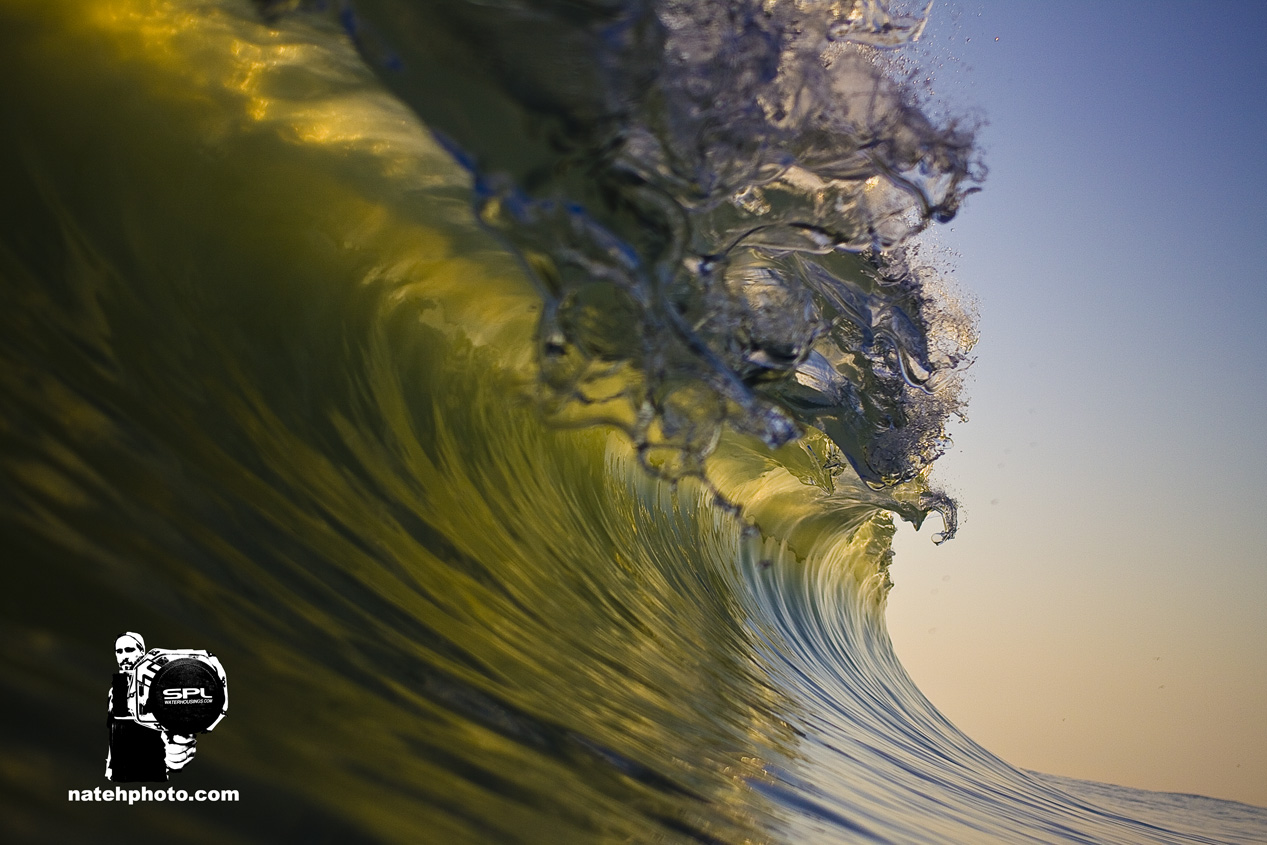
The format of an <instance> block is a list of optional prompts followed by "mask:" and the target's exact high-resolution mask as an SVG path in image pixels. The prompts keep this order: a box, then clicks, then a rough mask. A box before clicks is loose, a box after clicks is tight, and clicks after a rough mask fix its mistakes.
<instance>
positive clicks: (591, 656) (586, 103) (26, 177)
mask: <svg viewBox="0 0 1267 845" xmlns="http://www.w3.org/2000/svg"><path fill="white" fill-rule="evenodd" d="M918 12H920V10H918V9H916V10H914V12H910V11H908V12H900V11H899V10H894V9H888V8H886V7H884V6H882V5H879V4H872V3H866V2H858V3H849V2H839V3H827V2H813V0H765V2H748V1H747V0H735V2H711V0H697V1H696V2H674V1H673V0H659V1H658V2H655V1H654V0H646V2H643V0H572V1H571V2H567V0H355V2H335V1H334V0H330V2H301V1H300V0H263V1H262V2H248V0H0V80H3V82H0V98H2V101H0V127H2V131H0V214H2V215H3V227H2V228H0V297H2V301H0V474H2V477H3V485H2V486H0V497H2V499H0V502H2V506H0V548H2V549H3V552H2V554H3V556H4V566H3V569H2V571H3V579H4V582H3V588H2V589H0V647H2V648H3V656H2V658H0V659H2V660H3V670H4V671H3V672H2V673H0V696H2V699H0V700H2V703H0V713H2V714H3V716H4V719H3V728H2V729H0V783H3V789H2V791H0V839H3V841H5V842H50V843H63V842H81V841H82V842H86V841H92V842H128V843H136V842H158V841H163V842H208V843H210V842H216V843H223V842H234V841H243V842H306V843H307V842H312V843H318V842H332V843H333V842H338V843H343V842H393V843H395V842H401V843H417V842H424V843H466V842H474V843H483V842H488V843H502V842H524V843H608V842H612V843H615V842H622V843H625V842H629V843H643V842H663V843H676V842H703V843H743V842H753V843H767V842H768V843H818V842H821V843H835V842H893V843H946V842H956V843H960V842H962V843H990V842H1000V843H1068V842H1079V843H1248V842H1264V841H1267V810H1263V809H1259V808H1255V807H1249V806H1246V805H1241V804H1235V803H1231V802H1226V801H1217V800H1213V799H1208V798H1202V797H1198V796H1190V795H1174V794H1159V793H1148V792H1141V791H1137V790H1132V789H1127V788H1123V787H1116V786H1108V785H1103V784H1093V783H1086V782H1080V781H1073V780H1068V779H1064V778H1056V777H1052V776H1047V775H1042V774H1038V773H1035V772H1030V771H1025V770H1022V769H1018V768H1016V767H1014V766H1012V765H1010V764H1008V763H1007V762H1004V761H1002V760H1000V759H998V758H997V757H995V756H993V755H991V754H990V753H989V751H987V750H985V749H983V748H981V747H980V746H978V745H977V744H976V743H974V742H973V741H972V740H971V739H970V738H968V737H967V736H965V735H963V734H962V733H961V732H960V731H959V730H958V729H956V728H955V726H954V725H952V724H950V723H949V722H948V721H947V720H946V719H945V718H944V717H943V716H941V714H939V713H938V712H937V710H936V709H935V708H934V707H933V706H932V705H931V704H930V703H929V702H928V701H927V700H926V699H925V698H924V696H923V695H922V694H921V693H920V692H919V690H918V689H917V688H916V687H915V686H914V685H913V684H912V682H911V680H910V678H909V677H908V676H907V674H906V672H905V670H904V669H903V668H902V665H901V663H900V662H899V661H898V659H897V657H896V656H895V655H894V652H893V648H892V645H891V643H890V641H889V637H888V634H887V632H886V630H885V622H884V609H885V600H886V595H887V592H888V590H889V588H890V587H891V586H892V584H891V580H890V578H889V565H890V563H891V560H892V553H891V550H890V541H891V539H892V536H893V533H894V520H895V519H904V520H907V521H910V522H913V523H916V524H918V523H920V522H922V521H923V520H924V519H925V518H926V517H928V518H929V519H931V520H933V521H934V522H936V521H941V522H942V524H943V528H942V530H941V533H940V534H939V535H938V539H939V540H941V539H946V538H947V537H949V536H950V535H952V534H953V533H954V529H955V509H954V503H953V502H952V501H951V500H950V499H949V498H948V497H946V496H945V495H943V494H941V493H939V492H938V491H937V490H936V489H935V488H934V487H932V486H931V485H930V483H929V481H928V472H929V468H930V467H931V466H932V463H933V461H934V460H935V459H936V457H937V456H938V455H939V454H940V453H941V452H943V451H944V450H945V448H946V446H947V441H946V438H945V424H946V422H947V420H949V419H951V418H953V417H955V416H956V415H958V414H960V413H961V411H962V402H961V399H960V395H959V387H960V383H961V380H962V377H963V374H964V369H965V366H966V365H967V363H968V362H969V361H970V357H971V348H972V345H973V342H974V340H975V329H974V327H973V324H972V320H971V319H970V317H969V316H968V314H967V313H966V311H967V310H969V309H965V308H964V307H962V306H961V305H959V304H958V303H957V302H956V301H955V298H954V296H953V295H952V294H951V293H949V292H948V291H951V290H953V285H952V284H950V283H949V282H948V280H947V279H946V278H945V277H944V272H943V271H942V270H941V269H939V263H938V261H937V259H936V256H929V255H927V254H925V253H924V252H923V251H922V248H921V246H920V244H921V241H920V239H919V234H920V233H921V232H922V231H924V230H925V228H927V227H929V226H935V225H937V224H938V223H940V222H945V221H947V220H949V219H951V218H952V217H953V216H954V215H955V214H956V213H958V211H959V208H960V204H961V203H962V201H963V199H964V198H965V197H966V196H967V195H969V194H970V193H971V192H973V191H975V190H977V189H978V187H979V186H980V185H981V183H982V181H983V178H984V167H983V165H982V162H981V161H980V160H979V156H978V153H977V152H976V150H975V147H974V144H973V132H972V126H971V125H969V124H967V123H964V122H956V121H954V120H952V119H948V118H936V119H935V118H933V117H930V114H931V112H932V111H935V110H932V109H930V108H928V107H926V106H925V105H924V104H923V101H924V99H925V98H924V96H923V94H922V93H921V90H920V88H919V86H918V84H916V82H915V80H916V79H917V78H918V73H917V72H915V70H914V69H912V68H911V67H909V66H908V65H907V64H906V63H905V60H904V59H903V58H902V52H901V49H902V44H903V43H905V42H907V41H909V40H911V39H913V38H918V36H919V35H920V32H921V30H922V27H923V22H924V19H923V18H922V17H921V15H920V14H918ZM966 213H971V211H970V209H969V210H968V211H967V212H966ZM124 630H133V631H139V632H141V633H143V634H144V636H145V637H146V639H147V641H148V643H149V645H150V646H162V647H168V648H193V649H208V650H210V651H212V652H214V653H215V654H216V655H217V656H218V657H219V658H220V660H221V662H222V663H223V665H224V667H225V669H226V671H227V673H228V677H229V687H230V690H231V696H230V702H231V706H230V710H229V715H228V717H227V719H226V720H225V721H224V722H223V723H222V724H221V725H220V726H219V727H217V728H216V730H215V731H214V732H212V733H210V734H206V735H204V736H202V737H201V738H200V739H199V746H198V749H199V750H198V756H197V758H196V759H195V761H194V762H193V763H192V764H191V765H190V766H189V768H187V769H186V770H185V771H182V772H180V773H178V774H177V775H175V776H174V778H173V785H175V786H179V787H180V788H182V789H188V790H194V789H198V788H210V789H236V790H239V792H240V794H241V800H240V801H238V802H237V803H233V804H211V803H201V804H198V803H185V804H174V803H158V802H151V803H144V804H136V805H133V806H127V805H126V804H125V805H118V804H115V805H109V804H103V803H81V802H69V801H68V800H67V791H68V790H70V789H77V790H82V789H92V788H93V787H95V786H106V785H107V782H106V781H105V780H104V778H103V777H102V772H103V768H104V755H105V739H106V737H105V731H104V730H103V727H104V725H103V722H104V719H103V716H104V712H103V711H104V708H105V700H106V690H107V689H108V688H109V685H110V676H111V673H112V672H113V671H114V662H113V656H112V653H111V649H112V644H113V641H114V637H115V636H116V635H117V634H118V633H119V632H121V631H124Z"/></svg>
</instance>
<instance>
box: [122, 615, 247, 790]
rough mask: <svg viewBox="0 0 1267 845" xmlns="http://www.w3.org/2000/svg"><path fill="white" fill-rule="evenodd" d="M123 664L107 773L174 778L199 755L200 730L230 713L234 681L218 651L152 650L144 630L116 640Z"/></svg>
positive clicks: (129, 778)
mask: <svg viewBox="0 0 1267 845" xmlns="http://www.w3.org/2000/svg"><path fill="white" fill-rule="evenodd" d="M114 654H115V658H116V659H117V660H118V664H119V671H118V672H116V673H115V675H114V683H113V684H112V685H111V687H110V695H109V699H108V700H109V709H108V715H107V717H106V720H107V724H108V725H109V728H110V745H109V750H108V751H107V752H106V777H107V778H108V779H110V780H112V781H114V782H116V783H133V782H137V781H166V780H167V776H168V774H169V773H171V772H174V771H177V770H179V769H183V768H184V767H185V766H187V765H189V762H190V761H191V760H193V758H194V750H195V748H196V745H197V734H200V733H204V732H206V731H210V730H212V729H214V728H215V726H216V725H218V724H220V722H221V720H222V719H224V717H225V714H227V713H228V712H229V682H228V678H227V677H226V675H225V673H224V667H223V666H221V665H220V661H219V660H217V659H216V657H215V655H213V654H211V653H210V652H208V651H198V650H194V649H168V648H152V649H150V650H149V651H146V650H145V640H144V639H143V638H142V637H141V635H140V634H137V633H134V632H132V631H128V632H126V633H123V634H120V635H119V636H118V637H117V638H116V639H115V642H114Z"/></svg>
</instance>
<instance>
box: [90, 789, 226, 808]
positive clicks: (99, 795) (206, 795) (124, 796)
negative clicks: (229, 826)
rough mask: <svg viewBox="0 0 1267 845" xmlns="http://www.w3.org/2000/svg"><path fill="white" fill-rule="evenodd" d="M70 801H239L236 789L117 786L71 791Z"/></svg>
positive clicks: (129, 802)
mask: <svg viewBox="0 0 1267 845" xmlns="http://www.w3.org/2000/svg"><path fill="white" fill-rule="evenodd" d="M66 799H67V800H68V801H126V802H127V803H128V804H135V803H136V802H137V801H237V800H238V791H237V790H236V789H195V790H194V791H193V792H190V791H189V790H186V789H177V788H176V787H174V786H169V787H167V788H166V789H151V788H150V787H148V786H142V787H140V788H139V789H124V788H123V787H121V786H116V787H114V788H113V789H111V788H110V787H106V788H105V789H102V788H101V787H100V786H98V787H97V788H96V789H71V790H69V791H68V794H67V796H66Z"/></svg>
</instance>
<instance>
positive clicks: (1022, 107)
mask: <svg viewBox="0 0 1267 845" xmlns="http://www.w3.org/2000/svg"><path fill="white" fill-rule="evenodd" d="M996 38H997V39H998V40H997V41H996V40H995V39H996ZM1264 44H1267V4H1263V3H1247V2H1239V3H1233V2H1209V3H1204V4H1181V3H1168V2H1161V3H1156V2H1150V3H1143V2H1133V3H1105V2H1101V3H1086V2H1081V3H1038V2H1015V0H1013V2H1006V0H993V1H992V2H976V3H971V2H968V3H956V4H945V3H939V4H937V6H935V8H934V10H933V20H932V22H931V24H930V26H929V28H928V30H927V32H926V35H925V40H924V43H923V45H922V47H921V51H922V52H923V53H924V54H925V56H926V57H927V58H928V60H929V61H931V62H933V64H934V65H935V66H936V80H935V83H934V88H935V93H936V95H937V96H938V97H942V98H945V99H946V100H948V101H949V102H950V103H952V104H953V105H955V106H957V107H959V108H960V109H961V110H962V109H967V108H975V109H979V110H980V112H982V113H983V114H984V116H985V118H986V120H987V121H988V125H987V126H986V127H985V128H984V129H983V130H982V132H981V141H982V143H983V146H984V148H985V154H986V155H985V157H986V163H987V165H988V166H989V168H990V176H989V178H988V180H987V182H986V186H985V191H984V192H983V193H982V194H980V195H978V196H975V197H973V198H972V199H971V200H970V201H969V202H968V204H967V206H966V208H965V210H964V212H963V213H962V214H961V215H960V217H959V218H958V219H956V220H955V221H954V222H953V223H952V224H950V225H949V226H943V227H940V229H939V230H938V231H937V232H936V233H935V234H934V235H933V236H932V239H933V241H934V242H938V243H941V244H943V245H945V246H946V247H948V248H949V249H952V250H954V251H955V252H956V253H957V254H958V259H957V262H956V263H957V270H956V273H955V275H956V277H957V279H958V280H959V282H960V284H961V286H962V287H963V288H964V289H965V290H966V291H967V292H968V293H969V294H971V295H973V296H975V297H976V298H977V300H978V302H979V310H980V313H981V320H980V327H981V337H982V339H981V342H980V344H979V345H978V347H977V359H978V360H977V363H976V364H975V366H974V368H973V371H974V372H973V376H972V378H971V380H970V388H969V389H970V396H971V403H970V405H969V416H970V421H969V422H968V423H967V424H965V425H961V426H959V427H958V428H957V429H956V430H955V431H954V432H953V434H954V437H955V441H956V449H955V450H954V451H953V452H952V454H950V455H948V456H947V457H946V458H944V459H943V461H942V462H941V465H940V466H939V467H938V470H937V476H936V478H937V479H939V480H940V481H942V482H943V483H945V484H946V485H947V486H949V487H950V488H952V490H953V491H955V492H956V493H957V494H958V495H959V497H960V498H961V500H962V501H963V503H964V505H965V511H966V520H965V524H964V527H963V529H962V531H961V534H960V536H959V537H958V538H957V539H956V540H954V541H953V542H952V543H949V544H947V545H946V546H944V547H941V548H934V547H932V546H931V544H930V543H929V542H928V540H927V536H928V535H930V534H931V533H932V532H931V531H930V530H929V529H925V531H924V532H923V533H922V534H920V535H915V534H914V533H913V532H904V533H903V534H902V535H900V536H899V540H898V546H897V550H898V557H897V563H896V565H895V568H894V580H895V581H896V583H897V587H896V589H895V590H894V593H893V595H892V597H891V599H890V613H889V618H890V629H891V632H892V634H893V639H894V642H895V644H896V646H897V648H898V652H899V654H900V655H901V656H902V658H903V660H904V662H905V663H906V665H907V667H908V669H910V671H911V673H912V675H913V676H914V677H915V680H916V681H917V683H919V684H920V686H921V688H922V689H923V690H924V691H925V693H926V694H928V695H929V697H930V698H931V699H932V700H933V702H934V703H936V704H937V705H939V706H940V707H941V708H942V709H943V710H944V711H945V712H946V713H947V715H948V716H949V717H950V718H951V719H952V720H953V721H955V722H956V723H957V724H959V725H960V726H961V727H963V728H965V729H966V730H967V731H968V733H969V734H971V735H973V736H974V737H975V738H977V739H978V740H979V741H981V742H982V743H983V744H984V745H986V746H987V747H988V748H990V749H991V750H994V751H996V752H997V753H1000V754H1001V756H1003V757H1004V758H1005V759H1008V760H1009V761H1011V762H1013V763H1015V764H1018V765H1021V766H1024V767H1027V768H1035V769H1040V770H1044V771H1052V772H1055V773H1058V774H1064V775H1070V776H1074V777H1085V778H1089V779H1097V780H1108V781H1114V782H1118V783H1124V784H1128V785H1132V786H1139V787H1145V788H1153V789H1165V790H1176V791H1186V792H1197V793H1203V794H1208V795H1216V796H1219V797H1227V798H1235V799H1239V800H1243V801H1248V802H1251V803H1257V804H1260V805H1267V730H1264V728H1263V726H1264V725H1267V633H1265V632H1264V628H1265V627H1267V626H1264V624H1263V623H1264V620H1265V619H1267V533H1265V532H1264V531H1263V530H1262V528H1261V527H1260V523H1261V521H1262V517H1261V511H1262V509H1263V505H1264V502H1265V500H1267V496H1264V494H1263V492H1262V488H1263V483H1264V481H1263V479H1264V478H1265V477H1267V437H1265V435H1267V424H1265V421H1267V398H1265V396H1264V393H1265V391H1264V386H1265V385H1267V376H1265V375H1264V374H1265V373H1267V328H1265V327H1267V217H1265V216H1264V213H1263V209H1262V198H1263V197H1264V196H1267V139H1265V136H1267V109H1264V103H1267V93H1265V92H1267V49H1264V46H1263V45H1264Z"/></svg>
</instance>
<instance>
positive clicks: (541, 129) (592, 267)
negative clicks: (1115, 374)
mask: <svg viewBox="0 0 1267 845" xmlns="http://www.w3.org/2000/svg"><path fill="white" fill-rule="evenodd" d="M357 8H358V9H363V10H364V11H365V13H366V17H367V18H368V19H369V20H378V21H388V20H390V21H393V23H394V25H393V27H392V29H391V35H390V38H381V39H380V38H371V37H368V36H360V43H362V44H363V45H370V46H367V47H366V49H365V52H366V54H367V55H368V56H371V57H372V56H375V55H386V54H390V55H391V56H392V57H393V61H391V62H390V63H383V62H380V63H379V67H380V75H381V76H382V78H383V79H384V80H385V81H386V82H387V83H388V84H389V85H390V86H392V87H393V88H394V89H396V90H397V92H398V93H400V94H401V95H402V96H403V97H404V98H405V100H406V102H408V103H409V104H410V105H411V106H413V107H414V108H415V110H416V111H418V113H419V114H420V115H421V116H422V117H423V119H424V120H425V121H426V122H427V124H428V126H429V127H430V128H431V129H432V130H433V131H434V132H435V133H436V134H437V136H438V137H440V138H441V139H442V140H443V142H444V143H445V144H446V146H447V147H448V148H449V149H450V151H451V152H452V153H453V154H454V155H455V157H456V158H457V159H458V160H459V161H460V162H461V163H462V164H463V165H464V166H465V167H467V168H468V169H469V170H470V172H471V173H472V174H473V176H474V179H475V198H474V199H475V205H476V207H477V210H478V213H479V216H480V219H481V220H482V221H483V222H484V223H485V224H486V225H488V226H489V227H490V228H492V229H493V230H495V231H496V232H498V233H499V234H500V235H501V236H502V237H503V238H504V240H505V241H506V242H507V243H508V244H510V245H511V246H512V247H513V248H514V249H515V250H516V251H517V253H518V254H519V256H520V257H521V259H522V260H523V262H524V264H525V266H526V267H527V268H528V269H529V271H530V273H531V275H532V277H533V278H534V279H535V280H536V282H537V285H538V287H539V290H540V292H541V294H542V297H543V299H544V302H545V306H544V308H543V311H542V315H541V319H540V324H539V332H538V360H539V364H540V369H541V372H542V378H541V385H542V388H543V390H542V393H543V399H544V403H545V406H546V407H547V408H548V410H549V411H550V412H551V414H552V415H553V416H554V418H555V419H556V420H557V421H559V422H563V423H569V424H594V423H598V422H602V423H609V424H615V425H617V426H619V427H620V428H622V429H623V430H625V432H626V433H627V434H628V435H629V436H630V438H631V439H632V440H633V442H634V443H635V445H636V446H637V448H638V452H639V455H640V459H641V461H642V463H643V464H644V466H647V467H649V468H650V469H652V470H653V471H655V472H656V473H658V474H660V475H663V476H666V477H670V478H678V477H682V476H688V475H696V476H698V475H702V474H703V462H704V460H705V459H706V457H707V456H708V455H709V454H710V453H711V452H712V451H713V449H714V448H715V447H716V444H717V442H718V438H719V437H720V434H721V432H722V431H723V430H724V429H725V428H727V427H729V428H731V429H733V430H735V431H737V432H739V433H742V434H748V435H753V436H756V437H758V438H760V439H761V440H762V441H764V442H765V443H766V444H767V445H768V446H771V447H777V446H779V445H781V444H783V443H785V442H788V441H789V440H793V439H796V438H797V437H798V436H800V434H801V433H802V432H803V431H804V430H805V429H806V428H807V427H813V428H818V429H820V430H822V431H823V432H825V433H826V434H827V435H828V436H829V437H830V438H831V440H832V441H833V442H834V444H835V446H836V448H837V449H838V450H839V451H840V453H841V456H842V462H847V463H848V464H849V465H850V466H852V467H853V469H854V470H855V471H856V472H857V473H858V475H859V476H860V477H862V478H863V479H864V480H866V481H867V482H869V483H872V484H875V485H892V484H895V483H899V482H903V481H908V480H911V479H913V478H915V477H916V476H918V475H919V474H920V473H921V472H922V471H923V470H924V469H925V468H926V467H927V466H928V465H929V464H930V462H931V461H932V460H933V459H935V457H936V456H937V455H939V454H940V453H941V452H942V451H943V450H944V448H945V443H946V441H945V438H944V423H945V421H946V419H947V417H948V416H949V415H950V414H952V413H956V412H957V410H958V404H959V400H958V374H959V373H960V372H961V370H962V368H963V366H964V365H965V364H966V363H967V361H968V352H969V350H970V348H971V340H970V338H971V336H972V332H971V331H970V330H967V329H965V328H964V326H965V325H966V323H967V322H968V321H967V319H966V318H965V317H963V315H962V314H961V313H960V312H958V311H957V310H956V309H955V308H954V307H952V306H950V305H948V303H946V302H945V301H943V300H939V299H938V298H937V296H936V295H935V294H934V291H933V286H932V285H930V284H929V276H930V274H931V273H932V271H930V270H929V269H928V268H926V267H922V266H920V262H919V260H918V258H917V257H916V256H915V254H914V253H913V252H912V250H911V249H910V248H909V244H910V241H911V238H912V236H913V235H915V234H917V233H918V232H920V231H922V230H923V229H924V228H925V227H926V226H928V225H929V223H931V222H935V221H945V220H949V219H950V218H951V217H953V216H954V214H955V213H956V211H957V210H958V208H959V206H960V204H961V203H962V201H963V199H964V197H965V196H967V195H968V194H970V193H972V192H973V191H974V190H976V184H977V183H978V182H979V181H980V179H981V178H982V176H983V172H984V171H983V169H982V168H981V167H980V166H979V164H978V163H977V161H976V159H975V152H974V148H973V140H972V132H971V131H969V130H968V129H965V128H963V127H961V126H959V125H956V124H953V123H951V124H949V125H945V126H936V125H934V124H933V123H932V122H931V121H930V120H929V119H928V118H927V117H926V116H925V115H924V114H923V113H922V112H921V111H920V109H919V108H918V107H917V106H916V105H915V99H916V97H915V95H914V93H913V92H912V90H911V89H910V88H909V87H907V86H905V85H903V84H901V83H899V82H896V81H894V80H892V79H890V78H889V77H888V76H887V75H886V74H885V73H884V71H883V69H882V61H881V60H880V59H881V57H882V55H883V51H884V50H887V49H888V48H890V47H892V46H895V45H899V44H901V43H903V42H905V41H907V40H909V39H913V38H917V37H918V36H919V34H920V32H921V31H922V27H923V24H924V21H925V17H924V16H900V15H896V14H894V13H892V12H890V11H889V10H888V8H887V7H886V5H885V4H883V3H878V2H858V3H852V4H828V3H808V4H807V3H800V2H753V1H752V0H750V1H749V2H740V3H733V2H689V3H688V2H674V1H673V0H662V2H628V3H613V2H587V3H577V4H566V5H563V4H557V3H552V2H544V0H513V2H503V3H498V4H496V10H495V13H494V12H493V11H491V7H489V6H486V5H485V4H478V3H462V2H441V0H435V2H420V3H408V4H406V3H402V2H398V0H365V2H362V3H359V4H358V5H357ZM364 29H365V28H364V27H363V26H360V27H359V28H357V29H356V32H358V33H360V32H363V31H364ZM384 45H386V46H384ZM455 68H456V69H457V70H455ZM462 74H466V75H465V76H462ZM446 80H452V81H453V83H454V85H456V86H458V88H459V89H460V90H459V91H458V92H456V93H455V91H453V90H452V89H451V88H449V87H448V86H447V85H446V84H445V82H446ZM428 82H430V84H428ZM455 101H461V102H464V103H466V104H467V105H468V108H465V109H462V108H457V107H455V106H454V102H455ZM481 110H487V111H488V113H489V114H492V115H496V116H497V118H498V120H499V121H500V122H501V125H499V126H497V127H495V128H490V127H489V126H488V125H487V122H486V121H484V122H481V120H480V119H479V118H478V114H479V112H480V111H481ZM473 115H475V116H473ZM521 128H522V130H523V131H518V130H520V129H521ZM939 322H941V323H947V322H949V323H955V324H957V325H958V326H959V330H957V331H952V332H945V331H941V330H940V329H938V327H937V324H938V323H939ZM934 335H939V336H940V337H941V338H942V340H943V341H944V339H945V338H946V337H948V336H954V337H956V338H958V342H956V343H950V344H947V343H945V342H937V343H934V342H931V341H930V337H933V336H934Z"/></svg>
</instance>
